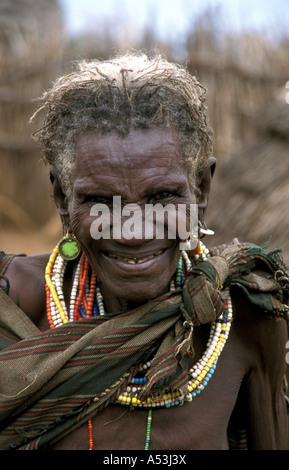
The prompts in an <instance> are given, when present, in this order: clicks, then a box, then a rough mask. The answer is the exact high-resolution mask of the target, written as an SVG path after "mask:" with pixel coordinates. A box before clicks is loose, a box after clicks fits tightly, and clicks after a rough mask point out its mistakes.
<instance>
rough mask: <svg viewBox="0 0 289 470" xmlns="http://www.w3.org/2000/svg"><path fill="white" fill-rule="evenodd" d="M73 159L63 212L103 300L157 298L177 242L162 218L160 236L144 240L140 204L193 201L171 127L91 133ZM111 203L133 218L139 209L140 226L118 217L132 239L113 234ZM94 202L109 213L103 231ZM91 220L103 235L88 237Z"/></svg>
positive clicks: (174, 261) (177, 253)
mask: <svg viewBox="0 0 289 470" xmlns="http://www.w3.org/2000/svg"><path fill="white" fill-rule="evenodd" d="M76 155H77V166H76V172H75V178H74V181H73V191H72V196H71V198H70V199H69V207H68V209H69V218H70V228H71V230H72V231H73V233H74V234H75V236H76V237H77V239H78V240H79V242H80V243H81V245H82V247H83V249H84V251H85V253H86V255H87V257H88V259H89V262H90V265H91V266H92V268H93V270H94V271H95V273H96V275H97V278H98V282H99V283H100V287H101V290H102V292H103V295H104V299H105V300H108V297H110V298H117V299H118V300H119V302H120V304H121V303H122V302H123V303H125V302H126V303H128V302H131V303H139V302H144V301H146V300H149V299H152V298H154V297H156V296H158V295H161V294H163V293H164V292H166V291H167V290H168V286H169V283H170V279H171V278H172V276H173V274H174V272H175V270H176V267H177V263H178V260H179V257H180V244H179V242H180V240H179V239H178V238H171V237H170V236H169V235H168V227H167V225H168V218H165V219H164V220H165V222H164V225H165V227H164V236H163V237H159V238H155V237H154V238H147V234H146V233H145V231H144V226H145V221H144V214H145V210H144V209H145V205H146V204H151V205H155V204H157V203H158V204H162V205H163V206H165V205H167V204H173V205H177V204H182V205H184V204H187V205H188V204H193V203H195V202H196V199H195V196H194V195H193V194H192V193H191V191H190V187H189V183H188V179H187V174H186V171H185V169H184V167H183V166H182V165H181V149H180V144H179V141H178V138H177V134H176V132H175V131H174V130H173V129H171V128H166V129H161V128H153V129H146V130H132V131H131V132H130V134H129V135H128V136H127V137H121V136H120V135H118V134H116V133H110V134H105V135H101V134H99V133H97V132H95V131H89V132H85V133H83V134H82V135H80V136H79V137H78V139H77V144H76ZM116 196H118V198H117V199H115V197H116ZM116 200H117V201H121V210H122V209H123V208H124V207H125V206H126V205H127V204H134V205H137V208H138V212H137V214H138V215H139V214H140V212H139V211H140V210H141V214H142V219H141V220H140V219H138V221H141V222H143V224H142V225H141V227H134V225H133V224H132V220H133V219H131V218H130V216H129V212H127V213H126V215H124V213H123V214H122V217H121V222H122V224H123V225H122V227H123V226H124V224H125V221H126V222H127V224H128V225H129V227H130V229H129V230H132V231H133V232H134V233H135V234H136V232H137V233H138V236H137V238H136V237H134V238H131V237H129V236H127V235H128V231H127V226H126V231H125V230H119V228H120V227H117V230H114V229H116V227H114V224H116V221H119V220H120V219H119V215H118V214H121V212H119V211H118V213H117V217H115V216H114V217H113V216H112V209H113V201H116ZM95 204H103V205H105V207H107V208H109V209H111V216H110V218H109V221H108V225H107V226H106V227H104V225H106V223H107V222H105V219H98V218H97V217H96V215H97V212H95V209H93V211H94V212H93V211H92V213H93V214H94V215H91V209H92V207H93V206H95ZM99 207H104V206H99ZM115 207H116V206H115ZM134 207H136V206H134ZM131 208H133V207H132V206H131ZM118 209H119V210H120V207H119V206H118ZM99 215H101V214H100V213H99ZM97 220H102V222H103V223H102V225H99V230H101V231H102V233H104V232H105V230H106V232H105V233H106V238H100V239H96V238H97V236H95V235H93V236H92V232H93V231H92V230H91V229H92V227H93V225H92V224H93V222H94V223H95V221H97ZM135 220H136V219H135ZM116 232H117V233H118V236H117V238H115V235H116ZM124 232H125V233H124ZM119 234H120V235H119Z"/></svg>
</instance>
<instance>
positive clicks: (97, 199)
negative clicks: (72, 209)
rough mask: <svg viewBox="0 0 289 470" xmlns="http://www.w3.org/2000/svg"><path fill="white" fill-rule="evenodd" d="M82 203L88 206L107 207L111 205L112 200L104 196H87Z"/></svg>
mask: <svg viewBox="0 0 289 470" xmlns="http://www.w3.org/2000/svg"><path fill="white" fill-rule="evenodd" d="M84 202H86V203H89V204H106V205H107V206H110V205H111V204H112V199H111V198H109V197H104V196H87V197H86V198H85V201H84Z"/></svg>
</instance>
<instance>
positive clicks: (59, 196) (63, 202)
mask: <svg viewBox="0 0 289 470" xmlns="http://www.w3.org/2000/svg"><path fill="white" fill-rule="evenodd" d="M49 171H50V174H49V177H50V181H51V184H52V193H53V199H54V202H55V205H56V207H57V210H58V213H59V215H60V218H61V221H62V225H63V227H64V229H65V230H66V231H67V230H68V228H69V225H70V222H69V212H68V204H67V197H66V196H65V194H64V192H63V190H62V187H61V184H60V182H59V178H58V174H57V170H56V168H55V167H54V166H50V169H49Z"/></svg>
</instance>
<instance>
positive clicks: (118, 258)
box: [103, 249, 166, 265]
mask: <svg viewBox="0 0 289 470" xmlns="http://www.w3.org/2000/svg"><path fill="white" fill-rule="evenodd" d="M165 251H166V249H163V250H159V251H156V252H155V253H153V254H150V255H148V256H143V257H142V258H141V257H136V256H134V257H127V256H121V255H116V254H114V253H109V252H107V251H106V252H103V254H104V255H105V256H107V257H108V258H112V259H115V260H116V261H121V262H122V263H126V264H134V265H135V264H144V263H147V262H148V261H151V260H153V259H155V258H157V257H158V256H160V255H162V254H163V253H164V252H165Z"/></svg>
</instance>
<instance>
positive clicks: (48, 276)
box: [45, 242, 232, 450]
mask: <svg viewBox="0 0 289 470" xmlns="http://www.w3.org/2000/svg"><path fill="white" fill-rule="evenodd" d="M207 256H209V250H208V249H207V248H206V247H205V246H204V245H203V243H202V242H200V245H199V247H198V250H197V255H195V260H196V261H197V260H198V259H201V260H205V259H206V257H207ZM66 267H67V261H66V260H65V259H63V257H62V256H61V255H60V254H59V249H58V246H57V247H56V248H55V249H54V250H53V252H52V254H51V256H50V259H49V261H48V264H47V267H46V271H45V280H46V308H47V317H48V321H49V325H50V328H55V327H57V326H59V325H62V324H63V323H67V322H69V321H77V320H79V319H80V318H91V317H93V316H97V315H104V313H105V310H104V305H103V299H102V295H101V292H100V290H99V288H98V286H97V279H96V275H95V274H94V273H93V272H92V270H91V268H90V266H89V263H88V260H87V258H86V256H85V254H84V253H82V254H81V255H79V261H78V262H77V263H76V266H75V269H74V273H73V282H72V289H71V295H70V302H69V309H67V307H66V303H65V299H64V292H63V283H64V275H65V270H66ZM190 269H191V261H190V259H189V257H188V255H187V253H186V252H185V251H183V252H182V256H181V258H180V260H179V263H178V267H177V270H176V273H175V276H174V278H173V279H172V280H171V284H170V290H171V291H173V290H181V289H182V285H183V283H184V280H185V275H186V273H187V272H189V270H190ZM231 320H232V304H231V300H230V296H229V295H228V300H227V301H226V308H225V312H224V313H223V315H221V316H220V317H219V318H218V320H217V321H215V322H213V323H212V324H211V330H210V336H209V340H208V344H207V348H206V350H205V352H204V354H203V356H202V357H201V359H200V360H199V361H198V362H197V363H196V364H195V365H194V366H193V367H192V368H191V369H190V370H189V380H188V383H187V391H186V393H185V394H183V393H182V392H181V391H180V390H174V391H171V390H167V391H166V392H165V393H164V394H163V395H162V396H159V397H155V396H154V397H153V398H150V397H149V398H147V399H145V400H140V399H139V398H138V395H139V392H140V391H141V389H142V386H143V385H144V384H145V383H146V381H147V378H146V371H147V370H148V369H149V368H150V365H151V364H150V362H149V361H148V362H147V363H146V364H143V365H140V366H139V367H138V370H137V373H136V374H135V376H134V378H133V379H132V380H131V383H130V384H129V385H128V386H127V388H126V390H125V391H124V392H123V393H122V394H121V395H119V396H118V398H117V403H119V404H121V405H126V406H130V407H141V408H147V409H148V411H149V414H148V420H147V431H146V441H145V450H148V449H149V444H150V434H151V424H152V409H153V408H164V407H165V408H169V407H171V406H179V405H183V403H185V402H190V401H192V399H193V398H194V397H196V396H197V395H199V394H200V393H201V392H202V391H203V390H204V389H205V387H206V386H207V384H208V382H209V381H210V379H211V378H212V376H213V374H214V372H215V369H216V365H217V362H218V359H219V357H220V354H221V352H222V350H223V348H224V345H225V343H226V340H227V338H228V335H229V332H230V327H231ZM88 435H89V450H92V449H93V429H92V421H91V419H90V420H89V421H88Z"/></svg>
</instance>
